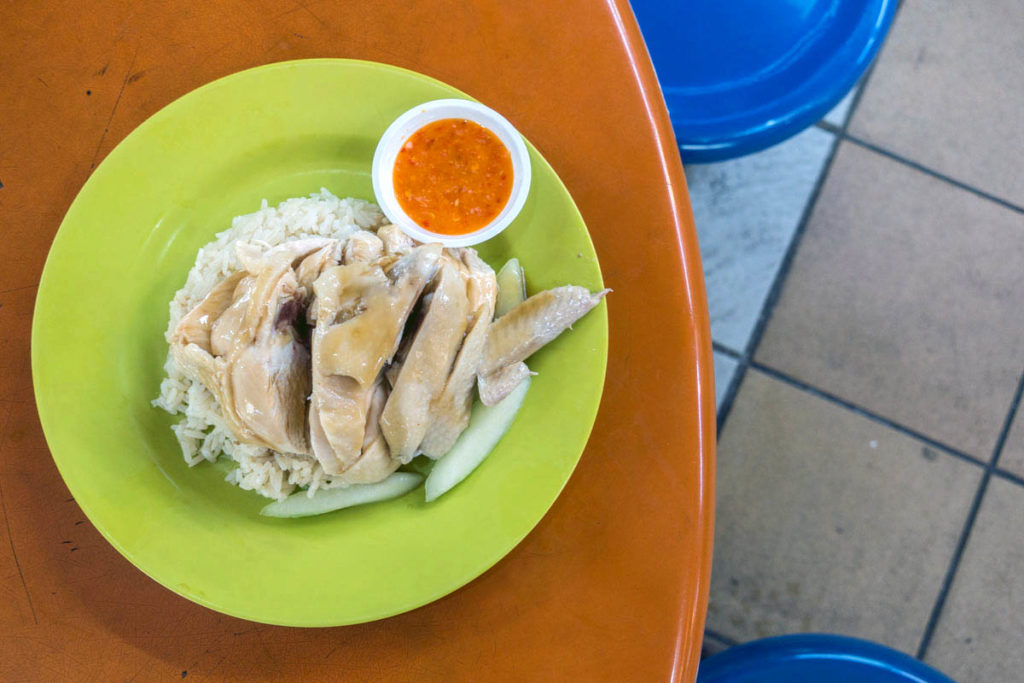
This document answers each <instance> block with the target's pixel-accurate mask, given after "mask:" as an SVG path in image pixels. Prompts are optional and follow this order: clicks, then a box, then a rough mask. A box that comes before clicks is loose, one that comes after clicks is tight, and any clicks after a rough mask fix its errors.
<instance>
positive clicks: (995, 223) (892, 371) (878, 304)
mask: <svg viewBox="0 0 1024 683" xmlns="http://www.w3.org/2000/svg"><path fill="white" fill-rule="evenodd" d="M1022 235H1024V215H1021V214H1019V213H1016V212H1014V211H1012V210H1010V209H1006V208H1003V207H1002V206H1000V205H998V204H996V203H994V202H991V201H988V200H986V199H982V198H980V197H978V196H977V195H974V194H972V193H970V192H967V191H965V190H960V189H958V188H956V187H954V186H952V185H950V184H949V183H946V182H944V181H942V180H938V179H936V178H934V177H932V176H929V175H926V174H924V173H921V172H919V171H916V170H914V169H912V168H909V167H907V166H905V165H903V164H901V163H899V162H895V161H892V160H890V159H888V158H886V157H883V156H881V155H879V154H876V153H874V152H871V151H868V150H865V149H863V148H861V147H858V146H856V145H853V144H851V143H847V142H844V143H842V145H841V146H840V149H839V151H838V152H837V155H836V158H835V160H834V161H833V163H832V166H831V170H830V173H829V177H828V179H827V180H826V182H825V185H824V187H823V188H822V192H821V194H820V196H819V198H818V201H817V203H816V206H815V209H814V213H813V215H812V216H811V219H810V222H809V223H808V226H807V230H806V232H805V233H804V236H803V239H802V240H801V244H800V246H799V249H798V251H797V254H796V257H795V259H794V262H793V267H792V269H791V270H790V272H789V273H788V275H787V278H786V281H785V284H784V288H783V291H782V293H781V297H780V300H779V303H778V305H777V306H776V308H775V312H774V315H773V317H772V320H771V321H770V323H769V325H768V328H767V330H766V332H765V335H764V337H763V339H762V341H761V344H760V348H759V349H758V351H757V359H758V360H759V361H760V362H762V363H765V364H767V365H769V366H771V367H774V368H776V369H778V370H781V371H783V372H785V373H787V374H789V375H791V376H795V377H796V378H798V379H800V380H803V381H804V382H807V383H808V384H810V385H812V386H815V387H818V388H820V389H822V390H824V391H827V392H829V393H832V394H835V395H838V396H840V397H842V398H844V399H846V400H849V401H851V402H853V403H855V404H858V405H861V406H863V407H865V408H867V409H868V410H870V411H873V412H875V413H878V414H881V415H884V416H885V417H887V418H890V419H892V420H894V421H895V422H897V423H900V424H903V425H906V426H908V427H910V428H912V429H914V430H916V431H918V432H921V433H923V434H926V435H928V436H930V437H932V438H934V439H937V440H939V441H941V442H944V443H947V444H949V445H951V446H953V447H955V448H958V449H961V450H964V451H966V452H968V453H971V454H973V455H975V456H977V457H979V458H983V459H988V458H989V457H990V456H991V454H992V451H993V448H994V446H995V442H996V438H997V436H998V434H999V430H1000V428H1001V427H1002V425H1003V422H1004V421H1005V419H1006V412H1007V410H1008V409H1009V406H1010V402H1011V399H1012V396H1013V392H1014V390H1015V389H1016V385H1017V380H1018V378H1019V377H1020V372H1021V366H1020V359H1021V358H1022V357H1024V307H1022V306H1021V305H1020V302H1021V301H1024V239H1021V236H1022Z"/></svg>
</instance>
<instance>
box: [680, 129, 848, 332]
mask: <svg viewBox="0 0 1024 683" xmlns="http://www.w3.org/2000/svg"><path fill="white" fill-rule="evenodd" d="M832 140H833V136H832V134H831V133H826V132H824V131H822V130H820V129H817V128H811V129H808V130H806V131H804V132H803V133H801V134H800V135H797V136H796V137H794V138H791V139H790V140H788V141H786V142H784V143H782V144H781V145H778V146H776V147H773V148H772V149H769V150H767V151H764V152H760V153H758V154H754V155H751V156H748V157H743V158H741V159H735V160H732V161H726V162H722V163H717V164H708V165H690V166H688V167H687V168H686V179H687V183H688V184H689V187H690V202H691V204H692V205H693V215H694V219H695V220H696V223H697V234H698V237H699V240H700V247H701V257H702V259H703V263H704V274H705V278H706V280H707V290H708V308H709V310H710V313H711V334H712V337H714V339H715V341H717V342H718V343H720V344H723V345H725V346H727V347H729V348H731V349H733V350H735V351H739V352H742V351H743V350H744V349H745V347H746V345H747V341H748V340H749V339H750V334H751V332H752V331H753V329H754V326H755V325H756V323H757V319H758V316H760V314H761V308H762V307H763V306H764V301H765V298H766V297H767V295H768V291H769V290H770V289H771V285H772V282H773V281H774V279H775V275H776V273H777V272H778V269H779V264H780V262H781V261H782V257H783V255H784V254H785V253H786V249H787V247H788V246H789V243H790V240H791V239H792V237H793V233H794V232H795V231H796V228H797V225H798V224H799V222H800V217H801V216H802V215H803V213H804V207H805V206H806V204H807V200H808V198H809V197H810V195H811V193H812V192H813V190H814V186H815V184H816V183H817V181H818V176H819V175H820V174H821V170H822V167H823V166H824V164H825V160H826V158H827V157H828V153H829V150H830V148H831V145H832Z"/></svg>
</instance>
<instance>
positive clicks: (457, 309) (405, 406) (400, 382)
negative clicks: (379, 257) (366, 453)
mask: <svg viewBox="0 0 1024 683" xmlns="http://www.w3.org/2000/svg"><path fill="white" fill-rule="evenodd" d="M432 294H433V296H432V297H431V299H430V303H429V305H428V306H427V310H426V313H425V314H424V316H423V321H422V322H421V323H420V326H419V328H418V329H417V330H416V333H415V337H414V338H413V341H412V344H411V345H410V347H409V351H408V353H407V354H406V357H405V360H404V361H403V362H402V366H401V369H400V370H399V372H398V377H397V378H396V380H395V385H394V388H393V389H392V390H391V395H390V396H389V397H388V401H387V404H386V405H385V406H384V412H383V413H382V414H381V418H380V427H381V431H382V432H383V433H384V438H385V439H387V442H388V446H390V448H391V456H392V457H393V458H395V459H397V460H398V461H400V462H402V463H407V462H409V461H410V460H412V459H413V457H415V455H416V453H417V452H418V449H419V446H420V444H421V443H422V442H423V437H424V436H425V435H426V432H427V426H428V424H429V418H430V406H431V403H432V402H433V401H434V399H435V398H437V397H438V396H439V395H440V394H441V392H442V391H443V390H444V386H445V382H446V380H447V379H448V375H449V373H450V371H451V368H452V363H453V362H454V361H455V356H456V354H457V353H458V350H459V347H460V345H461V344H462V339H463V336H464V335H465V333H466V322H467V319H468V309H469V301H468V298H467V296H466V284H465V281H464V280H463V278H462V275H461V274H460V273H459V270H458V268H457V267H456V266H455V265H454V264H453V263H451V262H450V261H445V262H443V263H442V265H441V267H440V270H439V272H438V276H437V282H436V285H435V288H434V291H433V293H432Z"/></svg>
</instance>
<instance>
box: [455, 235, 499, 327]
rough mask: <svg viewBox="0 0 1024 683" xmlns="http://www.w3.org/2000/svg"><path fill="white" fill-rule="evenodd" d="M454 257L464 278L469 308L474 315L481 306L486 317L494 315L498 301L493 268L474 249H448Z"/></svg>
mask: <svg viewBox="0 0 1024 683" xmlns="http://www.w3.org/2000/svg"><path fill="white" fill-rule="evenodd" d="M448 251H449V252H450V253H451V256H452V258H454V259H456V260H457V262H458V264H459V266H460V268H461V270H462V272H463V274H464V275H465V278H466V296H467V297H469V310H470V311H471V312H473V314H474V315H475V314H476V312H477V310H478V309H479V308H480V307H481V306H483V307H485V312H486V316H487V319H488V320H490V319H491V318H493V317H494V306H495V304H496V303H497V301H498V278H497V276H496V275H495V274H494V269H493V268H491V267H490V266H489V265H487V263H486V262H485V261H484V260H483V259H482V258H480V256H479V255H478V254H477V253H476V249H472V248H470V247H457V248H454V249H449V250H448Z"/></svg>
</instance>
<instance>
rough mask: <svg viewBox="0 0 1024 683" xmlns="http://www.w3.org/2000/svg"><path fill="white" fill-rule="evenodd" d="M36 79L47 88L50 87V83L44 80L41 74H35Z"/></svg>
mask: <svg viewBox="0 0 1024 683" xmlns="http://www.w3.org/2000/svg"><path fill="white" fill-rule="evenodd" d="M36 80H37V81H39V82H40V83H42V84H43V85H45V86H46V87H47V88H49V87H50V84H49V83H47V82H46V81H44V80H43V77H42V76H36Z"/></svg>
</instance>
